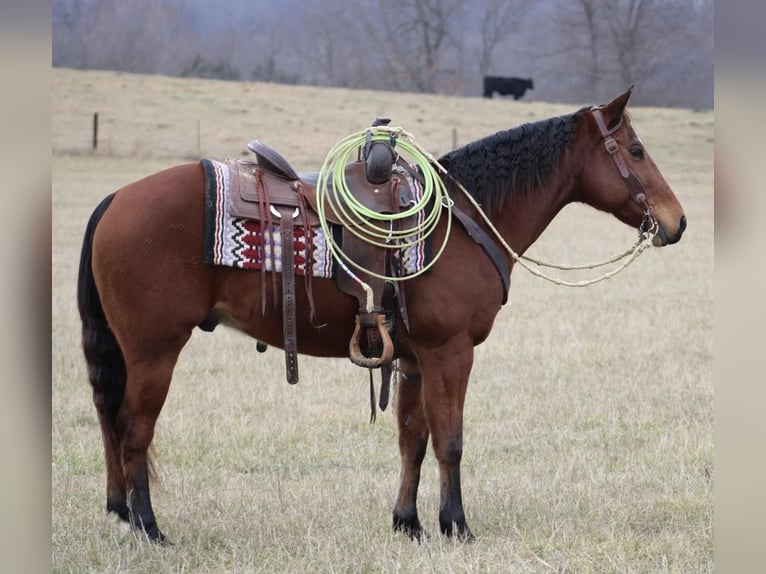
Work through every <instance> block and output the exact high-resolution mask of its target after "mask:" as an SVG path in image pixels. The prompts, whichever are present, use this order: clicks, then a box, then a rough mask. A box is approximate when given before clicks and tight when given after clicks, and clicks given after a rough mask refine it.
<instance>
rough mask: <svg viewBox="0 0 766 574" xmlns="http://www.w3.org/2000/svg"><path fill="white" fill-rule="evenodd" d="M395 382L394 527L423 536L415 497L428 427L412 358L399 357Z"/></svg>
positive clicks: (418, 371) (420, 384) (424, 452)
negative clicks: (397, 463) (398, 457)
mask: <svg viewBox="0 0 766 574" xmlns="http://www.w3.org/2000/svg"><path fill="white" fill-rule="evenodd" d="M399 370H400V374H399V385H398V389H397V398H396V419H397V424H398V426H399V453H400V455H401V460H402V468H401V473H400V476H399V493H398V495H397V497H396V505H395V506H394V521H393V526H394V530H399V531H402V532H405V533H407V534H408V535H409V536H410V537H411V538H414V539H418V540H419V539H420V538H421V537H422V536H423V535H424V531H423V527H422V526H421V524H420V519H419V518H418V509H417V496H418V485H419V484H420V467H421V465H422V464H423V458H424V457H425V454H426V447H427V445H428V426H427V425H426V418H425V412H424V410H423V390H422V389H423V385H422V380H421V376H420V370H419V369H418V366H417V363H416V362H415V361H410V360H407V359H399Z"/></svg>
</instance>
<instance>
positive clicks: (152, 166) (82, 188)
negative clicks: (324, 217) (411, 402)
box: [52, 70, 713, 573]
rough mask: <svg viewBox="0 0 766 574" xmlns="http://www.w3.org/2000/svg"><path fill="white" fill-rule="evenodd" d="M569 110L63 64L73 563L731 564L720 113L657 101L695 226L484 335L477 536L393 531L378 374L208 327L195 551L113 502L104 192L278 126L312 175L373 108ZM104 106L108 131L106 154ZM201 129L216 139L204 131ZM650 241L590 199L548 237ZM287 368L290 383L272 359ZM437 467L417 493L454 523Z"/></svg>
mask: <svg viewBox="0 0 766 574" xmlns="http://www.w3.org/2000/svg"><path fill="white" fill-rule="evenodd" d="M569 111H573V108H572V107H571V106H555V105H551V104H541V103H522V102H510V101H499V100H492V101H486V100H483V99H479V98H473V99H471V98H446V97H439V96H423V95H417V96H415V95H411V94H389V93H379V92H363V91H348V90H338V89H319V88H309V87H296V86H279V85H268V84H243V83H224V82H211V81H201V80H180V79H169V78H161V77H148V76H131V75H125V74H117V73H100V72H75V71H67V70H55V72H54V100H53V152H54V156H53V208H54V212H53V249H54V261H53V285H54V298H53V420H52V431H53V437H52V439H53V452H52V462H53V468H52V477H53V500H52V516H53V566H54V570H55V571H58V572H500V571H511V572H547V571H557V572H578V573H579V572H683V573H689V572H709V571H712V568H713V567H712V563H713V562H712V508H713V504H712V459H713V438H712V418H713V417H712V404H711V403H712V380H711V370H712V324H713V320H712V309H713V306H712V301H713V287H712V270H713V190H712V180H713V174H712V155H713V141H712V138H713V117H712V113H710V112H692V111H686V110H666V109H640V108H639V109H635V110H633V117H634V119H635V123H636V125H637V128H638V131H639V133H640V134H641V135H642V137H643V139H644V140H645V142H646V144H647V147H648V148H649V150H650V151H651V152H652V154H653V155H654V157H655V160H656V161H657V163H658V164H659V166H660V167H661V169H663V172H664V173H665V175H666V177H667V178H668V180H669V181H670V182H671V185H673V187H674V189H675V190H676V193H677V195H678V196H679V198H680V200H681V202H682V203H683V204H684V206H685V208H686V213H687V217H688V219H689V229H688V231H687V234H686V235H685V237H684V240H683V241H682V242H681V243H680V244H678V245H677V246H673V247H671V248H668V249H662V250H651V251H650V252H649V253H648V254H647V255H644V256H643V257H642V258H641V259H639V261H638V262H637V263H636V264H635V265H634V266H632V267H630V268H629V269H628V270H627V271H626V272H625V273H623V274H621V275H619V276H618V277H616V278H614V279H612V280H610V281H607V282H605V283H601V284H598V285H595V286H593V287H589V288H587V289H566V288H563V287H555V286H552V285H550V284H547V283H545V282H542V281H540V280H539V279H535V278H533V277H531V276H529V275H528V274H526V273H525V272H524V271H523V270H521V269H519V270H518V271H516V272H515V273H514V277H513V288H512V290H511V301H510V304H509V305H508V306H507V308H506V309H504V310H503V311H502V312H501V313H500V315H499V317H498V320H497V323H496V326H495V329H494V331H493V334H492V336H491V337H490V339H489V341H487V342H486V343H485V344H484V345H482V346H480V347H479V348H478V349H477V358H476V366H475V368H474V371H473V374H472V377H471V379H472V381H471V384H470V385H469V391H468V397H467V403H466V444H465V455H464V462H463V477H464V478H463V487H464V491H463V495H464V502H465V505H466V512H467V514H468V520H469V523H470V524H471V527H472V529H473V530H474V532H475V533H477V534H478V536H479V540H478V541H477V542H476V543H474V544H470V545H461V544H455V543H453V542H451V541H449V540H446V539H444V538H443V537H441V536H439V535H435V536H433V537H432V538H431V539H430V540H429V541H427V542H425V543H423V544H421V545H417V544H413V543H411V542H409V540H407V539H406V538H405V537H403V536H401V535H397V534H394V533H393V532H391V530H390V512H391V508H392V505H393V498H394V495H395V490H396V485H397V477H398V470H399V469H398V453H397V446H396V429H395V423H394V420H393V417H392V416H391V415H390V413H388V412H387V413H385V414H384V415H383V416H381V417H379V418H378V422H377V424H376V425H374V426H370V425H368V424H367V416H368V412H367V394H366V393H367V387H366V384H365V383H366V373H364V371H362V370H361V369H358V368H356V367H354V366H353V365H351V364H350V362H349V361H347V360H345V359H344V360H340V359H339V360H329V359H322V360H320V359H313V358H311V357H302V358H301V375H302V377H301V383H300V384H299V385H297V386H296V387H291V386H289V385H287V384H286V383H285V381H284V377H283V358H282V356H281V353H280V351H278V350H273V349H272V350H270V351H269V352H268V353H266V354H264V355H260V354H256V353H255V345H254V344H253V341H252V340H249V339H247V338H245V337H244V336H241V335H239V334H237V333H235V332H232V331H226V330H223V331H221V330H217V331H216V333H215V334H214V335H210V334H205V333H202V332H199V333H195V335H194V336H193V337H192V340H191V342H190V343H189V345H188V347H187V348H186V349H185V350H184V353H183V354H182V356H181V360H180V362H179V364H178V367H177V369H176V372H175V377H174V384H173V385H172V386H171V390H170V395H169V397H168V400H167V403H166V406H165V409H164V411H163V414H162V416H161V417H160V420H159V423H158V429H157V434H156V439H155V446H156V450H157V454H158V458H159V465H158V470H159V475H160V478H161V481H160V483H159V484H157V485H156V486H155V488H154V491H153V494H154V497H153V498H154V504H155V510H156V512H157V515H158V519H159V521H160V525H161V527H163V529H164V530H165V532H166V533H167V534H168V535H169V536H170V537H171V538H172V539H173V541H174V542H175V545H174V546H172V547H169V548H157V547H156V546H154V545H151V544H147V543H145V542H144V541H142V540H139V539H137V538H136V537H135V536H134V535H133V534H131V533H126V532H124V531H123V530H122V529H120V528H118V527H117V526H115V525H114V524H112V523H110V522H109V521H108V520H107V519H106V518H105V517H104V515H103V506H104V468H103V459H102V452H101V442H100V436H99V430H98V423H97V420H96V415H95V411H94V409H93V406H92V404H91V402H90V389H89V387H88V384H87V382H86V378H85V369H84V362H83V359H82V357H81V353H80V347H79V322H78V319H77V314H76V306H75V284H76V267H77V261H78V257H79V247H80V241H81V237H82V232H83V229H84V225H85V221H86V220H87V217H88V216H89V214H90V212H91V210H92V209H93V207H94V206H95V205H96V203H97V201H98V200H99V199H100V198H101V197H102V196H103V195H105V194H107V193H108V192H110V191H112V190H114V189H115V188H117V187H119V186H120V185H122V184H124V183H127V182H129V181H132V180H135V179H138V178H139V177H142V176H144V175H147V174H149V173H151V172H154V171H157V170H159V169H161V168H163V167H167V166H170V165H173V164H176V163H180V162H182V161H186V160H188V159H190V158H194V159H196V158H197V157H198V156H199V155H203V156H209V157H217V158H222V157H225V156H229V155H236V154H239V153H242V150H244V149H245V144H246V143H247V141H249V140H250V139H253V138H259V139H262V140H264V141H266V142H267V143H269V144H271V145H273V146H274V147H276V148H277V149H279V150H280V151H282V152H283V153H284V154H285V155H286V156H287V157H288V158H289V159H291V160H292V161H293V162H294V163H296V164H297V165H298V167H299V168H301V169H310V168H313V169H317V168H318V167H319V165H320V164H321V161H322V159H323V158H324V154H325V153H326V151H327V149H329V147H330V146H332V145H333V144H334V143H336V142H337V141H338V140H339V139H340V138H341V137H343V136H345V135H347V134H348V133H350V132H352V131H358V130H359V129H361V128H363V127H364V126H365V125H367V124H368V123H369V122H370V121H371V120H372V119H373V118H374V117H375V116H376V115H388V116H390V117H393V119H394V122H393V123H394V124H396V125H402V126H403V127H405V129H407V130H408V131H410V132H412V133H413V134H414V135H415V136H416V138H417V139H418V141H419V143H421V144H422V145H423V146H424V147H426V148H428V149H430V150H432V151H433V153H434V154H437V153H441V152H444V151H447V150H448V149H451V148H452V138H453V135H452V134H453V129H456V130H457V137H458V143H460V144H462V143H465V142H466V141H470V140H472V139H475V138H477V137H480V136H483V135H487V134H489V133H493V132H494V131H497V130H499V129H505V128H507V127H510V126H513V125H517V124H519V123H521V122H524V121H528V120H531V119H537V118H543V117H549V116H552V115H557V114H560V113H567V112H569ZM94 112H99V114H100V119H101V136H102V139H101V142H102V143H101V145H100V147H99V150H98V151H97V152H95V153H94V152H92V151H91V150H89V145H90V137H91V135H90V121H91V117H92V114H93V113H94ZM198 122H199V125H200V141H199V144H198V142H197V125H198ZM633 239H634V235H633V232H632V231H631V230H629V229H626V228H624V227H623V226H622V225H620V224H619V223H617V222H616V221H614V220H613V219H611V218H609V217H608V216H605V215H603V214H598V213H595V212H594V211H592V210H590V209H588V208H584V207H577V206H574V207H571V208H568V209H567V210H565V212H564V213H563V214H561V215H560V216H559V218H557V220H556V221H555V222H554V224H553V225H552V226H551V227H550V228H549V230H548V231H546V233H545V234H544V235H543V237H542V238H541V239H540V240H539V241H538V243H537V244H536V245H535V246H534V247H533V252H534V253H535V254H537V255H539V256H541V257H546V258H549V259H555V260H558V261H562V260H565V261H577V262H583V261H589V260H596V259H600V258H603V257H604V256H606V255H611V254H612V253H613V252H616V251H618V250H620V249H623V248H624V247H626V246H627V245H628V244H630V242H632V241H633ZM267 374H269V376H267ZM437 483H438V475H437V469H436V463H435V461H434V459H433V457H432V456H429V457H428V458H427V459H426V462H425V464H424V472H423V480H422V486H421V494H420V511H421V517H422V519H423V521H424V524H425V526H426V527H427V528H428V529H430V530H431V531H432V532H437V531H438V522H437V519H436V515H437V511H438V484H437Z"/></svg>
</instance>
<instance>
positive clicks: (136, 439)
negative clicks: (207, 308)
mask: <svg viewBox="0 0 766 574" xmlns="http://www.w3.org/2000/svg"><path fill="white" fill-rule="evenodd" d="M183 343H185V340H184V341H183V342H181V343H180V344H178V345H173V348H170V349H168V348H164V349H163V348H162V347H160V348H158V347H154V348H153V350H154V351H155V352H154V353H152V356H151V357H148V358H141V359H138V358H131V357H129V356H126V363H127V368H128V379H127V384H126V386H125V397H124V399H123V402H122V405H121V406H120V410H119V413H118V415H117V427H118V429H119V434H120V449H121V453H122V468H123V469H124V472H125V483H126V488H127V495H128V509H129V520H130V525H131V526H132V527H133V528H134V529H135V530H140V531H143V532H145V533H146V535H147V537H148V538H149V539H150V540H152V541H154V542H160V543H162V542H166V538H165V535H164V534H163V533H162V532H161V531H160V529H159V527H158V526H157V519H156V517H155V515H154V509H153V508H152V502H151V496H150V492H149V479H150V474H151V473H150V460H149V454H148V450H149V446H150V445H151V443H152V439H153V437H154V427H155V424H156V422H157V417H158V416H159V414H160V411H161V410H162V406H163V404H164V403H165V398H166V397H167V393H168V389H169V388H170V379H171V376H172V374H173V368H174V367H175V364H176V361H177V359H178V354H179V352H180V350H181V348H182V347H183ZM126 355H127V353H126Z"/></svg>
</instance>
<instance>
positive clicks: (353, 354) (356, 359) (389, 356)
mask: <svg viewBox="0 0 766 574" xmlns="http://www.w3.org/2000/svg"><path fill="white" fill-rule="evenodd" d="M385 319H386V315H385V313H359V314H357V316H356V326H355V327H354V334H353V335H351V341H349V343H348V353H349V358H350V359H351V362H352V363H354V364H355V365H359V366H360V367H367V368H369V369H375V368H378V367H380V366H381V365H386V364H388V363H390V362H391V361H392V360H393V358H394V344H393V342H391V336H390V335H389V334H388V329H386V326H385V325H384V324H383V323H384V321H385ZM362 327H365V328H368V327H374V328H376V329H377V330H378V335H380V340H381V342H382V344H383V352H382V353H381V355H380V357H367V356H365V355H364V353H362V349H361V345H360V344H359V339H360V337H361V333H362Z"/></svg>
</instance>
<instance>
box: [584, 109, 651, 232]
mask: <svg viewBox="0 0 766 574" xmlns="http://www.w3.org/2000/svg"><path fill="white" fill-rule="evenodd" d="M592 112H593V119H595V120H596V125H598V129H599V131H600V132H601V137H602V138H603V139H604V147H605V148H606V151H607V152H609V155H610V156H611V157H612V160H614V163H615V165H617V169H618V170H619V172H620V175H621V176H622V179H623V180H624V181H625V187H626V188H628V193H629V194H630V197H632V198H633V201H635V202H636V203H637V204H638V205H640V206H641V207H642V208H643V209H644V218H643V220H642V221H641V226H640V227H639V233H643V232H644V231H649V232H652V231H656V230H657V229H658V227H657V226H658V223H657V219H656V218H655V217H654V211H653V210H652V207H651V206H650V205H649V203H648V202H647V200H646V188H645V187H644V184H643V183H642V182H641V180H640V179H639V178H638V176H637V175H636V174H635V173H634V172H633V170H631V169H630V168H629V167H628V164H627V163H625V159H624V158H623V157H622V154H621V153H620V146H619V145H618V144H617V140H615V139H614V137H613V136H612V134H614V133H615V132H616V131H617V130H619V129H620V128H621V127H622V122H623V118H622V116H620V121H619V122H617V125H615V126H614V127H613V128H612V129H611V130H610V129H608V128H607V127H606V122H605V121H604V115H603V114H602V113H601V110H600V109H599V108H594V109H593V110H592ZM647 224H648V229H647V228H646V227H647Z"/></svg>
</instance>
